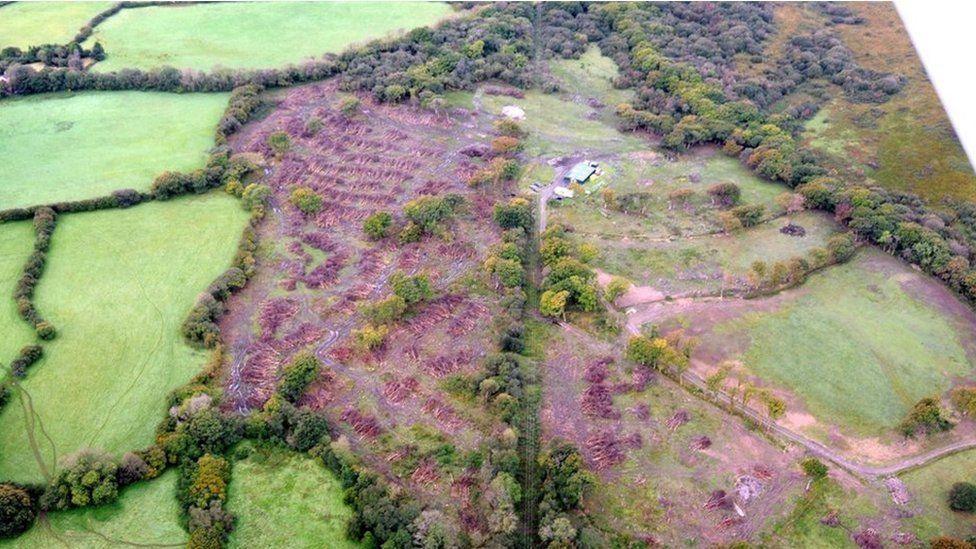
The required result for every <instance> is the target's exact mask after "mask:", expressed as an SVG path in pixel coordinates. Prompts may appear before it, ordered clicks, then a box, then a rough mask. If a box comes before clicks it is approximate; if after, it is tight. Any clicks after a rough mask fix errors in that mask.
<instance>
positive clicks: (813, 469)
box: [800, 457, 827, 480]
mask: <svg viewBox="0 0 976 549" xmlns="http://www.w3.org/2000/svg"><path fill="white" fill-rule="evenodd" d="M800 467H802V468H803V472H804V473H806V474H807V476H808V477H810V478H812V479H814V480H818V479H822V478H824V477H826V476H827V466H826V465H824V463H823V462H822V461H820V460H819V459H817V458H814V457H809V458H806V459H804V460H803V461H801V462H800Z"/></svg>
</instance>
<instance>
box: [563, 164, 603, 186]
mask: <svg viewBox="0 0 976 549" xmlns="http://www.w3.org/2000/svg"><path fill="white" fill-rule="evenodd" d="M596 168H597V163H596V162H580V163H579V164H576V165H575V166H573V169H571V170H569V173H568V174H566V175H565V176H564V177H563V180H564V181H566V182H567V183H579V184H580V185H582V184H583V183H586V181H587V180H588V179H589V178H590V177H591V176H592V175H593V174H594V173H596Z"/></svg>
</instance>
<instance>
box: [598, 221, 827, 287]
mask: <svg viewBox="0 0 976 549" xmlns="http://www.w3.org/2000/svg"><path fill="white" fill-rule="evenodd" d="M790 219H791V220H792V222H793V223H795V224H798V225H800V226H801V227H803V228H805V229H806V230H807V234H806V235H805V236H803V237H795V236H789V235H785V234H783V233H781V232H780V228H781V227H782V226H783V225H784V224H785V223H786V221H785V219H783V220H774V221H772V222H769V223H764V224H761V225H758V226H756V227H753V228H750V229H744V230H740V231H735V232H734V233H732V234H730V235H724V234H720V235H715V236H708V237H703V238H695V239H690V240H674V241H663V242H662V241H650V242H648V241H642V240H640V239H639V238H631V239H611V238H607V237H591V236H586V237H584V238H583V240H584V241H586V242H589V243H590V244H593V245H594V246H596V247H597V249H599V250H600V256H599V259H598V260H597V261H595V262H594V265H595V266H597V267H599V268H601V269H603V270H605V271H607V272H609V273H611V274H614V275H621V276H624V277H627V278H629V279H630V280H631V281H633V282H635V283H636V284H638V285H648V286H653V287H655V288H658V289H660V290H662V291H685V290H708V289H718V288H719V287H720V286H722V285H723V284H724V283H726V282H728V281H727V280H725V277H732V278H733V279H734V280H735V281H737V282H739V283H745V282H746V274H747V273H748V271H749V267H750V266H751V265H752V263H753V262H755V261H765V262H767V264H770V263H772V262H775V261H785V260H789V259H790V258H792V257H796V256H806V254H807V253H808V252H809V251H810V250H811V249H813V248H815V247H823V246H825V245H826V243H827V240H828V239H829V238H830V236H831V235H833V234H835V233H836V231H837V224H836V223H834V222H833V220H831V219H830V218H829V217H827V216H825V215H822V214H818V213H814V212H803V213H800V214H797V215H793V216H791V217H790Z"/></svg>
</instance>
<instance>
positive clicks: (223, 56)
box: [85, 2, 451, 72]
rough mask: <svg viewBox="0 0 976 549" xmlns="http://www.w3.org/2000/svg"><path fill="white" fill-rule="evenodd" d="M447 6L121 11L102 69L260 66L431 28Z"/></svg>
mask: <svg viewBox="0 0 976 549" xmlns="http://www.w3.org/2000/svg"><path fill="white" fill-rule="evenodd" d="M450 12H451V9H450V7H449V6H448V5H447V4H445V3H442V2H321V3H319V2H253V3H235V4H222V3H216V4H197V5H189V6H177V7H173V6H154V7H148V8H140V9H127V10H122V11H121V12H120V13H118V14H117V15H115V16H114V17H112V18H110V19H108V20H107V21H106V22H105V23H103V24H101V25H99V26H98V27H96V28H95V33H94V34H93V35H92V37H91V38H90V39H89V40H88V41H87V42H86V43H85V44H86V46H87V47H90V46H91V45H92V44H93V43H94V42H95V41H96V40H97V41H99V42H101V43H102V45H103V46H105V51H106V54H107V55H108V57H107V58H106V59H105V61H103V62H101V63H98V64H96V65H95V69H94V70H96V71H99V72H109V71H116V70H119V69H124V68H138V69H150V68H153V67H158V66H163V65H169V66H173V67H177V68H181V69H182V68H190V69H197V70H211V69H213V68H215V67H218V66H219V67H227V68H235V69H240V68H247V69H260V68H272V67H278V66H283V65H286V64H288V63H298V62H300V61H302V60H305V59H308V58H312V57H320V56H321V55H322V54H324V53H329V52H340V51H342V50H344V49H346V48H347V47H348V46H350V45H352V44H354V43H360V42H365V41H368V40H372V39H375V38H382V37H384V36H388V35H390V34H392V33H394V32H397V31H407V30H410V29H413V28H416V27H420V26H424V25H429V24H432V23H434V22H436V21H437V20H438V19H440V18H442V17H445V16H447V15H448V14H449V13H450Z"/></svg>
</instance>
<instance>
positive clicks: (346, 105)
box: [339, 97, 360, 118]
mask: <svg viewBox="0 0 976 549" xmlns="http://www.w3.org/2000/svg"><path fill="white" fill-rule="evenodd" d="M359 105H360V103H359V99H357V98H355V97H344V98H342V101H340V102H339V110H340V111H341V112H342V115H343V116H345V117H347V118H352V117H353V116H356V115H357V114H359Z"/></svg>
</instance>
